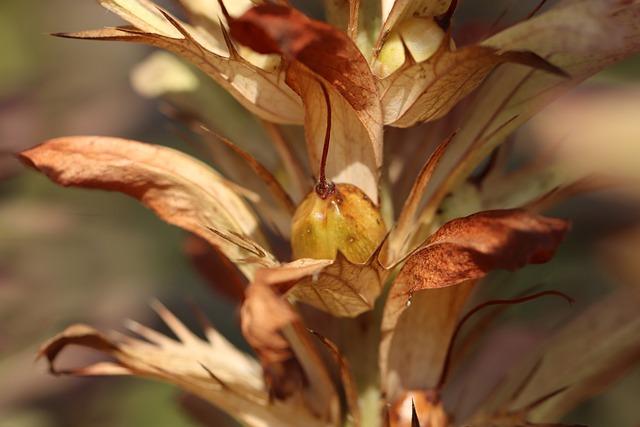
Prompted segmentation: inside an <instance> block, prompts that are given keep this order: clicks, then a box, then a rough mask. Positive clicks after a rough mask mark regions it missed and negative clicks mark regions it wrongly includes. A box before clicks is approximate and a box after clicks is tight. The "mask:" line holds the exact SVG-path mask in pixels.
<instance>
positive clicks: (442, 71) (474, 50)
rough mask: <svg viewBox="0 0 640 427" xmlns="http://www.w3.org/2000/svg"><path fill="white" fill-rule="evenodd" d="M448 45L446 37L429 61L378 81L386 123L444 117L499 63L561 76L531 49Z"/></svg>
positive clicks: (409, 123)
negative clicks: (452, 46) (456, 47)
mask: <svg viewBox="0 0 640 427" xmlns="http://www.w3.org/2000/svg"><path fill="white" fill-rule="evenodd" d="M448 44H449V42H448V41H447V40H445V41H444V42H443V44H442V47H441V48H440V50H439V51H438V52H437V53H436V54H435V55H434V56H433V57H431V58H430V59H429V60H427V61H425V62H420V63H417V64H413V65H410V66H408V67H406V68H402V69H400V70H399V71H398V72H396V73H394V74H392V75H391V76H389V77H388V78H386V79H385V80H383V81H382V82H381V87H382V88H383V89H382V105H383V109H384V122H385V123H387V124H391V125H392V126H397V127H409V126H413V125H415V124H417V123H420V122H425V121H433V120H437V119H439V118H441V117H443V116H444V115H446V114H447V113H448V112H449V111H451V109H452V108H453V107H454V106H455V105H456V104H458V102H460V101H461V100H462V99H463V98H464V97H466V96H467V95H469V94H470V93H471V92H472V91H473V90H474V89H476V88H477V87H478V86H479V85H480V84H481V83H482V82H483V81H484V80H485V78H486V77H487V76H488V75H489V73H490V72H491V71H493V70H494V69H495V68H496V67H497V66H498V65H500V64H504V63H514V64H521V65H526V66H529V67H532V68H534V69H539V70H544V71H545V72H548V73H552V74H556V75H564V72H563V71H562V70H560V69H559V68H557V67H555V66H554V65H552V64H550V63H549V62H547V61H545V60H544V59H542V58H541V57H539V56H537V55H536V54H534V53H531V52H527V51H515V50H514V51H500V50H498V49H494V48H492V47H487V46H469V47H465V48H462V49H458V50H451V49H450V48H449V47H448Z"/></svg>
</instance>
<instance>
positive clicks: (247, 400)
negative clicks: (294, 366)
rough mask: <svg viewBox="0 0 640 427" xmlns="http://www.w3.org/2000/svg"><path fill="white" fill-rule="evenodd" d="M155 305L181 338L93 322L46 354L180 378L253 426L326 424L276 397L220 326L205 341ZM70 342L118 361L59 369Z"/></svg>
mask: <svg viewBox="0 0 640 427" xmlns="http://www.w3.org/2000/svg"><path fill="white" fill-rule="evenodd" d="M155 309H156V310H157V311H158V314H159V315H160V316H161V317H162V318H163V320H164V321H165V323H166V324H167V325H168V326H169V327H170V328H171V330H172V331H173V332H174V334H176V336H177V337H179V341H176V340H174V339H172V338H169V337H167V336H164V335H162V334H160V333H159V332H156V331H153V330H151V329H148V328H146V327H144V326H142V325H140V324H138V323H134V322H132V323H131V324H130V325H129V327H130V329H131V330H132V331H133V332H134V333H136V334H138V335H140V336H141V337H142V338H144V340H142V339H137V338H131V337H128V336H123V335H119V334H118V335H116V336H115V337H114V338H111V337H108V336H106V335H103V334H101V333H99V332H98V331H96V330H95V329H93V328H91V327H89V326H85V325H74V326H71V327H69V328H67V329H66V330H65V331H64V332H62V333H61V334H59V335H58V336H56V337H54V338H52V339H51V340H49V341H48V342H47V343H45V344H44V345H43V346H42V347H41V349H40V355H41V356H42V357H46V358H47V359H48V360H49V364H50V368H51V370H52V372H55V373H58V374H67V375H78V376H95V375H100V376H102V375H108V376H111V375H135V376H139V377H145V378H150V379H155V380H160V381H165V382H168V383H171V384H174V385H176V386H179V387H180V388H182V389H184V390H186V391H188V392H190V393H192V394H194V395H196V396H198V397H200V398H202V399H204V400H206V401H207V402H210V403H211V404H213V405H215V406H217V407H219V408H220V409H222V410H224V411H225V412H227V413H229V414H231V415H232V416H233V417H235V418H236V419H237V420H239V421H241V422H242V423H243V424H246V425H247V426H252V427H264V426H265V425H269V426H278V427H294V426H297V425H299V424H298V422H303V423H305V425H307V423H309V424H308V425H312V426H317V427H319V426H326V423H324V422H321V421H320V420H318V419H317V418H315V417H312V416H311V415H310V414H309V413H308V412H305V411H304V410H303V408H302V407H300V406H297V405H289V404H285V403H282V402H275V403H270V402H269V396H268V393H267V390H266V387H265V385H264V383H263V381H262V378H261V370H260V366H259V365H258V364H257V363H256V361H255V360H253V359H252V358H250V357H248V356H247V355H246V354H244V353H242V352H240V351H238V350H237V349H236V348H235V347H233V346H232V345H231V344H230V343H229V342H227V341H226V340H225V339H224V338H223V337H222V336H221V335H220V334H218V333H217V332H216V331H215V330H213V329H211V328H210V327H207V328H206V329H205V333H206V335H207V337H208V341H204V340H202V339H200V338H199V337H197V336H196V335H194V334H192V333H191V332H190V331H189V330H188V329H187V328H186V327H185V326H184V325H183V324H182V323H181V322H180V321H179V320H177V319H176V318H175V317H174V316H173V315H172V314H171V313H170V312H169V311H168V310H167V309H166V308H164V307H163V306H161V305H159V304H156V307H155ZM69 346H80V347H84V348H88V349H92V350H96V351H98V352H101V353H103V354H104V355H106V356H109V357H110V358H113V360H114V361H112V362H97V363H95V364H93V365H89V366H87V367H82V368H78V369H71V370H63V371H59V370H57V368H56V367H55V365H54V363H55V361H56V359H57V358H58V357H59V355H60V353H61V352H62V351H63V350H65V349H66V348H67V347H69ZM294 420H295V421H294Z"/></svg>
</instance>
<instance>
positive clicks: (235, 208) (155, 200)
mask: <svg viewBox="0 0 640 427" xmlns="http://www.w3.org/2000/svg"><path fill="white" fill-rule="evenodd" d="M21 158H22V160H23V161H24V162H25V163H27V164H28V165H29V166H32V167H33V168H35V169H37V170H39V171H40V172H43V173H44V174H46V175H47V176H48V177H49V178H50V179H51V180H52V181H54V182H56V183H58V184H60V185H64V186H73V187H84V188H97V189H101V190H110V191H118V192H121V193H125V194H127V195H129V196H132V197H134V198H136V199H138V200H140V201H141V202H142V203H143V204H144V205H146V206H147V207H149V208H150V209H152V210H153V211H154V212H155V213H156V214H157V215H158V216H159V217H160V218H162V219H163V220H165V221H166V222H168V223H170V224H173V225H176V226H178V227H181V228H183V229H185V230H188V231H190V232H192V233H194V234H196V235H198V236H200V237H202V238H204V239H206V240H207V241H208V242H209V243H211V244H212V245H214V246H215V247H217V248H219V249H220V250H221V251H222V252H223V253H224V254H225V255H226V256H227V257H228V258H229V259H230V260H232V261H233V262H235V263H237V264H238V266H239V268H240V269H241V270H242V271H243V272H244V273H245V275H247V276H251V275H252V272H253V270H254V269H255V267H256V265H272V264H273V263H274V262H275V260H274V259H273V257H272V256H271V254H269V252H268V251H267V250H266V249H264V247H263V246H264V245H265V244H266V243H265V239H264V237H263V236H262V233H261V232H260V230H259V225H258V222H257V220H256V218H255V215H254V214H253V212H252V211H251V210H250V209H249V208H248V206H247V205H246V203H245V202H244V201H243V200H242V199H241V198H240V196H238V195H237V194H236V193H235V192H234V191H233V190H232V189H231V188H230V187H229V185H228V184H227V183H226V181H225V180H224V179H223V178H222V177H221V176H220V175H218V174H217V173H216V172H215V171H214V170H213V169H211V168H209V167H207V166H206V165H205V164H203V163H201V162H200V161H198V160H196V159H194V158H192V157H190V156H187V155H186V154H183V153H180V152H179V151H176V150H173V149H170V148H167V147H161V146H154V145H149V144H144V143H141V142H135V141H128V140H124V139H118V138H106V137H69V138H59V139H53V140H50V141H47V142H45V143H44V144H42V145H39V146H37V147H35V148H32V149H30V150H27V151H25V152H23V153H22V154H21Z"/></svg>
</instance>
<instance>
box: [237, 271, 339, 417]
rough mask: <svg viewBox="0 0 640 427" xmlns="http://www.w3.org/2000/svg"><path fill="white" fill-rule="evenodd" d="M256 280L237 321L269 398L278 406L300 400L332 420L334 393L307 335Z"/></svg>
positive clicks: (289, 309) (335, 405) (335, 404)
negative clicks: (255, 356) (255, 357)
mask: <svg viewBox="0 0 640 427" xmlns="http://www.w3.org/2000/svg"><path fill="white" fill-rule="evenodd" d="M258 280H260V281H256V282H254V283H252V284H251V285H250V286H249V287H248V288H247V291H246V295H245V301H244V303H243V305H242V309H241V313H240V318H241V324H242V333H243V335H244V337H245V339H246V340H247V342H248V343H249V344H250V345H251V347H252V348H253V349H254V350H255V351H256V353H257V354H258V357H259V358H260V361H261V363H262V366H263V369H264V374H265V379H266V381H267V384H268V385H269V389H270V393H271V394H272V395H273V396H275V397H277V398H278V399H281V400H282V399H296V398H301V397H302V399H303V401H304V402H305V403H306V405H307V406H308V407H309V408H310V409H311V410H312V411H313V412H314V413H315V414H316V415H318V416H320V417H322V418H325V419H329V420H332V421H334V420H336V419H337V417H338V412H339V406H338V405H339V402H338V400H337V394H336V390H335V388H334V387H333V383H332V381H331V378H330V376H329V373H328V370H327V368H326V366H325V365H324V362H323V361H322V359H321V357H320V355H319V354H318V351H317V349H316V347H315V346H314V343H313V341H312V339H311V337H310V335H309V333H308V332H307V330H306V329H304V328H303V327H302V325H301V321H300V318H299V316H298V314H297V313H296V312H295V311H294V309H293V307H292V306H291V305H290V304H289V303H288V302H287V301H286V300H284V299H282V298H281V297H279V296H278V295H277V294H276V293H275V292H274V290H273V289H271V288H270V287H269V286H266V285H265V284H264V282H262V281H261V279H260V278H259V277H258ZM301 392H302V394H301Z"/></svg>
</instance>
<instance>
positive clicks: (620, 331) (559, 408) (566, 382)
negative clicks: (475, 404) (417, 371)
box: [476, 289, 640, 422]
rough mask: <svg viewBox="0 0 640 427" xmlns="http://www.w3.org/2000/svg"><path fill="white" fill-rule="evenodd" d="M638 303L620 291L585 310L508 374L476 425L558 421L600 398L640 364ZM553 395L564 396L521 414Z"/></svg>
mask: <svg viewBox="0 0 640 427" xmlns="http://www.w3.org/2000/svg"><path fill="white" fill-rule="evenodd" d="M639 302H640V294H638V291H637V290H636V289H621V290H619V291H617V292H615V293H613V294H612V295H610V296H609V297H607V298H606V299H604V300H603V301H601V302H598V303H596V304H595V305H593V306H592V307H590V308H588V309H587V310H586V311H585V312H584V313H582V314H581V315H580V316H578V317H577V318H576V319H574V320H573V321H571V322H570V323H569V324H567V325H566V326H564V327H563V328H562V329H560V330H559V331H558V332H557V333H556V334H554V335H553V336H552V337H551V338H550V339H549V340H548V342H546V343H545V344H544V345H543V346H542V347H541V348H540V349H539V350H538V351H536V352H535V353H534V354H532V355H531V357H529V358H527V360H526V361H524V362H523V363H522V364H520V366H519V367H518V368H517V369H515V370H513V371H512V373H511V374H509V375H508V376H507V378H506V379H505V381H504V382H503V383H502V384H501V385H500V386H499V387H498V389H497V390H496V392H495V394H494V395H493V396H492V397H490V398H489V401H488V402H485V403H484V404H483V405H482V408H481V414H478V415H477V416H476V419H491V416H492V414H504V413H522V414H523V416H524V417H526V419H527V420H531V421H534V422H542V421H543V420H545V419H558V418H560V417H562V415H564V414H566V413H567V412H568V411H570V410H571V409H572V408H574V407H575V406H576V405H577V404H579V403H580V402H582V401H584V400H586V399H589V398H590V397H592V396H595V395H597V394H598V393H600V392H602V391H603V390H604V389H605V388H606V387H608V386H609V385H610V384H612V383H613V382H614V381H616V380H617V379H619V378H620V377H622V376H623V375H624V373H625V372H626V371H627V370H629V369H630V368H631V367H633V366H635V365H636V364H637V363H638V362H639V361H640V341H638V336H639V335H640V317H639V316H638V303H639ZM595 343H597V345H594V344H595ZM536 365H539V367H538V368H537V369H536V370H535V373H534V374H533V376H531V375H530V374H529V373H530V372H531V371H532V367H533V366H536ZM525 380H526V382H525V384H524V385H523V381H525ZM564 388H566V389H564ZM554 390H563V391H562V392H561V393H558V394H557V395H555V396H553V397H552V398H550V399H548V400H546V401H544V402H543V403H541V404H540V405H536V406H534V407H532V408H528V410H524V411H523V408H526V409H527V407H528V406H529V405H530V404H531V403H532V402H535V401H537V400H539V399H540V397H541V396H545V395H548V394H549V393H551V392H553V391H554ZM515 393H517V395H516V396H514V394H515Z"/></svg>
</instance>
